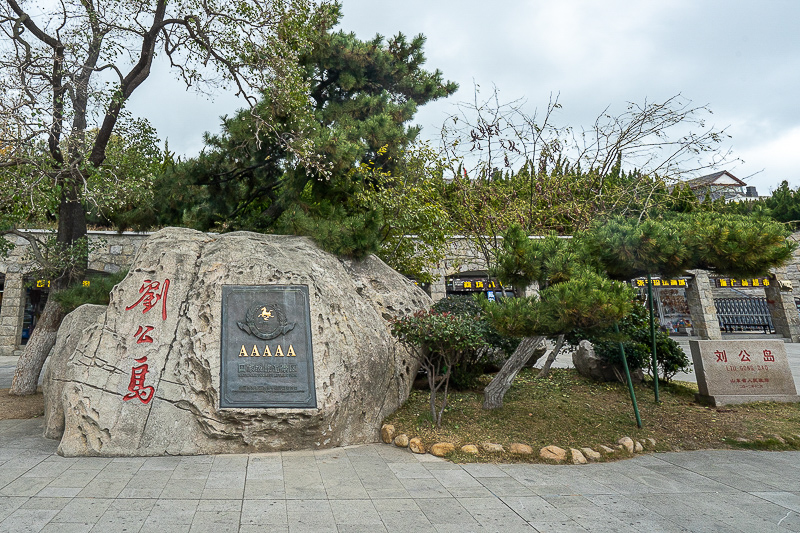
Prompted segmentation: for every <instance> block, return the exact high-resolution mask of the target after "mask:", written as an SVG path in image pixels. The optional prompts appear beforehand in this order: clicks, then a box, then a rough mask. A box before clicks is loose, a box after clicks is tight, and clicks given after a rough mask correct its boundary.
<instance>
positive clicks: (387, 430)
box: [381, 424, 394, 444]
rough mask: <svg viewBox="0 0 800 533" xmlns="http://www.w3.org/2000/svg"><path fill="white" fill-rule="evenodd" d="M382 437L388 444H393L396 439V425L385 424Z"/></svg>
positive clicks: (382, 427) (382, 428)
mask: <svg viewBox="0 0 800 533" xmlns="http://www.w3.org/2000/svg"><path fill="white" fill-rule="evenodd" d="M381 439H382V440H383V442H385V443H386V444H391V443H392V441H393V440H394V426H393V425H391V424H384V425H382V426H381Z"/></svg>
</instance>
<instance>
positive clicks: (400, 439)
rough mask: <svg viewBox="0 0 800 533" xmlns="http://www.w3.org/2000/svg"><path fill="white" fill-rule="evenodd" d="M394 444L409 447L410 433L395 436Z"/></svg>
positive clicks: (399, 446)
mask: <svg viewBox="0 0 800 533" xmlns="http://www.w3.org/2000/svg"><path fill="white" fill-rule="evenodd" d="M394 445H395V446H397V447H398V448H407V447H408V435H406V434H405V433H403V434H401V435H398V436H396V437H395V438H394Z"/></svg>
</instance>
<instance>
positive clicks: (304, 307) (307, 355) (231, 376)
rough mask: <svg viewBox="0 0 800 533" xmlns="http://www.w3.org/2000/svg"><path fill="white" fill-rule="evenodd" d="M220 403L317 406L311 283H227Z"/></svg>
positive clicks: (294, 406) (223, 293)
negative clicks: (312, 345) (310, 303)
mask: <svg viewBox="0 0 800 533" xmlns="http://www.w3.org/2000/svg"><path fill="white" fill-rule="evenodd" d="M220 351H221V353H220V359H221V369H220V387H221V389H222V393H221V394H220V401H219V404H220V407H223V408H224V407H261V408H269V407H273V408H276V407H277V408H286V407H289V408H300V409H303V408H315V407H316V406H317V395H316V390H315V387H314V356H313V354H312V351H311V312H310V309H309V302H308V287H307V286H305V285H224V286H223V287H222V342H221V343H220Z"/></svg>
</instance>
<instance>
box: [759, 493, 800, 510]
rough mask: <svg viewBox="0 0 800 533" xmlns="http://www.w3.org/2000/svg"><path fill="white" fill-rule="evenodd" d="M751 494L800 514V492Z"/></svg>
mask: <svg viewBox="0 0 800 533" xmlns="http://www.w3.org/2000/svg"><path fill="white" fill-rule="evenodd" d="M798 488H800V487H798ZM751 494H752V495H753V496H758V497H759V498H761V499H764V500H767V501H768V502H772V503H774V504H777V505H780V506H781V507H784V508H786V509H787V510H789V511H794V512H796V513H800V492H783V491H781V492H751Z"/></svg>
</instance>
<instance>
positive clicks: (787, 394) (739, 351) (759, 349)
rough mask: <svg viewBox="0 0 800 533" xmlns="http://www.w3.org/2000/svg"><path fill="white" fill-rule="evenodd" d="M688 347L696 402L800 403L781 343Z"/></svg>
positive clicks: (713, 343) (691, 343)
mask: <svg viewBox="0 0 800 533" xmlns="http://www.w3.org/2000/svg"><path fill="white" fill-rule="evenodd" d="M689 346H690V347H691V350H692V360H693V362H694V370H695V374H696V375H697V388H698V389H699V390H700V393H699V394H698V395H697V400H698V401H699V402H701V403H710V404H711V405H728V404H736V403H747V402H800V396H798V395H797V389H796V388H795V384H794V378H793V377H792V371H791V369H790V368H789V361H788V359H787V358H786V347H785V346H784V344H783V341H780V340H763V341H761V340H752V341H689Z"/></svg>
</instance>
